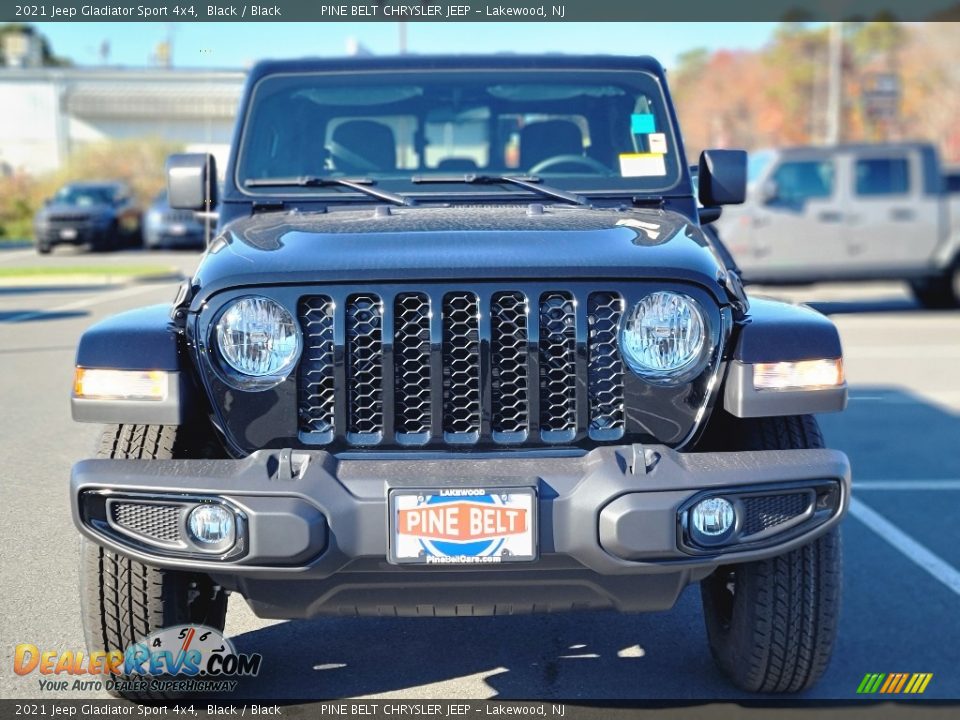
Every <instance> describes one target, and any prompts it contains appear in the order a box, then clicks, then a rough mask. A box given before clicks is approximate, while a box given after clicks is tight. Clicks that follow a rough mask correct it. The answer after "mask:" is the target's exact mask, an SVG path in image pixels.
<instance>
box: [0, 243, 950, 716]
mask: <svg viewBox="0 0 960 720" xmlns="http://www.w3.org/2000/svg"><path fill="white" fill-rule="evenodd" d="M131 259H133V260H136V261H138V262H139V261H151V262H152V261H154V260H155V261H157V262H158V263H161V264H168V265H171V264H172V265H174V266H176V267H179V268H181V269H182V270H184V271H185V272H189V270H190V269H191V268H192V266H193V264H195V262H196V259H197V255H196V254H191V253H158V254H151V255H145V254H143V253H121V254H117V255H111V256H102V255H101V256H85V255H79V254H74V253H70V252H68V251H64V252H62V253H61V252H58V253H57V254H55V255H54V256H53V257H52V258H51V259H50V260H51V261H52V262H70V263H73V264H76V263H83V262H96V263H103V262H122V261H124V260H126V261H130V260H131ZM39 262H41V260H39V259H38V258H37V257H36V255H34V254H33V253H32V251H30V250H7V251H2V250H0V266H15V265H16V264H29V265H36V264H37V263H39ZM42 262H46V260H43V261H42ZM175 287H176V283H175V282H171V281H162V282H151V283H141V284H130V285H116V286H114V285H109V286H71V285H54V286H40V285H19V286H16V287H5V288H4V287H0V370H2V372H0V402H2V408H3V411H2V413H0V458H2V464H3V470H2V485H0V507H3V508H4V517H5V519H6V521H5V522H3V523H0V562H2V569H3V573H2V575H3V581H2V583H0V639H2V643H0V644H2V650H3V660H2V663H3V664H2V666H0V667H2V668H3V669H2V671H0V696H2V697H5V698H11V697H17V698H28V697H38V696H40V692H39V689H38V685H37V676H36V675H32V676H29V677H19V676H16V675H15V674H13V673H12V672H11V670H10V669H11V667H12V655H13V649H14V646H15V645H16V644H17V643H23V642H29V643H33V644H35V645H37V646H38V647H40V648H41V649H52V650H78V649H82V648H83V640H82V633H81V629H80V622H79V616H78V603H77V535H76V532H75V530H74V528H73V526H72V523H71V520H70V511H69V503H68V497H67V492H66V488H67V481H68V477H69V471H70V465H71V464H72V463H73V462H74V461H75V460H77V459H79V458H82V457H86V456H89V455H90V454H91V451H92V447H93V444H94V440H95V438H96V437H97V434H98V431H97V428H96V427H94V426H89V425H79V424H75V423H73V422H71V420H70V411H69V404H68V397H69V391H70V384H71V378H72V370H73V352H74V348H75V345H76V342H77V339H78V337H79V335H80V334H81V332H82V331H83V330H84V328H86V327H87V326H89V325H90V324H92V323H93V322H95V321H97V320H99V319H101V318H103V317H105V316H107V315H110V314H113V313H116V312H118V311H121V310H124V309H127V308H132V307H136V306H140V305H145V304H150V303H158V302H166V301H169V300H170V299H172V297H173V293H174V290H175ZM766 294H771V295H775V296H778V297H784V298H790V299H794V300H799V301H804V302H810V303H811V304H813V305H814V306H815V307H817V308H818V309H820V310H821V311H823V312H825V313H828V314H829V315H831V317H832V318H833V319H834V320H835V321H836V322H837V324H838V325H839V327H840V330H841V334H842V337H843V342H844V348H845V352H846V357H847V374H848V379H849V381H850V384H851V397H850V405H849V408H848V410H847V411H846V412H845V413H843V414H840V415H831V416H824V417H823V418H821V424H822V427H823V429H824V432H825V434H826V437H827V440H828V444H829V445H831V446H832V447H837V448H839V449H842V450H844V451H845V452H846V453H847V454H848V455H849V456H850V459H851V462H852V465H853V469H854V493H855V499H854V504H853V506H852V508H851V514H850V516H849V517H848V519H847V520H846V521H845V524H844V528H843V532H844V543H845V546H844V563H845V587H844V602H843V614H842V619H841V622H840V628H841V629H840V637H839V644H838V647H837V649H836V652H835V654H834V658H833V661H832V664H831V665H830V668H829V670H828V672H827V675H826V677H825V678H824V679H823V680H822V681H821V682H820V684H819V685H818V686H817V687H816V688H814V689H813V690H812V691H810V692H808V693H806V694H805V695H803V698H804V699H810V700H814V699H818V700H851V699H856V698H857V695H856V689H857V686H858V685H859V683H860V681H861V679H862V678H863V676H864V675H865V674H866V673H868V672H882V673H893V672H907V673H915V672H916V673H919V672H925V673H933V679H932V681H931V682H930V684H929V686H928V687H927V690H926V692H925V694H924V695H923V696H920V698H919V699H923V700H927V699H931V700H937V699H939V700H944V699H953V700H957V699H960V668H958V663H957V660H958V654H957V653H958V650H957V649H958V648H960V622H958V620H957V619H958V617H960V543H958V542H957V541H958V538H960V535H958V526H960V374H958V370H960V311H952V312H930V311H924V310H921V309H920V308H918V307H917V306H916V305H915V304H914V303H913V301H912V300H911V299H910V297H909V295H908V294H907V293H906V292H905V290H904V288H902V287H900V286H899V285H897V284H875V285H865V286H861V287H850V286H816V287H808V288H802V289H791V290H782V289H780V290H769V291H767V292H766ZM227 634H228V635H230V636H231V637H232V638H233V639H234V641H235V643H236V644H237V646H238V649H240V650H242V651H246V652H253V651H256V652H260V653H262V654H263V655H264V663H263V671H262V673H261V676H260V677H259V678H258V679H257V680H256V681H255V683H250V684H248V685H247V686H246V694H248V695H249V696H250V697H256V698H258V699H264V700H265V699H267V698H305V697H306V698H313V697H316V698H329V697H339V696H375V697H392V698H430V697H433V698H489V697H498V698H501V699H509V698H531V699H553V698H565V699H574V698H582V699H599V698H607V699H610V698H620V699H623V698H629V699H634V698H638V699H651V700H653V699H664V698H667V699H677V698H678V699H690V700H699V699H713V698H716V699H723V698H737V697H742V696H741V695H739V694H738V692H737V691H735V690H733V689H732V688H731V687H730V686H729V685H728V684H727V683H726V681H725V680H724V678H723V677H722V676H721V675H720V673H719V671H718V670H716V669H715V667H714V665H713V662H712V661H711V659H710V656H709V651H708V648H707V641H706V635H705V631H704V628H703V622H702V619H701V616H700V599H699V593H698V591H697V589H696V588H695V587H693V588H688V589H687V591H685V592H684V594H683V595H682V596H681V598H680V601H679V602H678V604H677V606H676V608H674V610H673V611H672V612H669V613H658V614H649V615H640V616H621V615H617V614H615V613H606V612H604V613H590V614H586V613H580V614H567V615H555V616H532V617H498V618H478V619H443V620H437V621H429V620H416V619H388V618H384V619H376V620H368V619H353V618H333V619H318V620H314V621H309V622H307V621H303V622H299V621H298V622H279V623H277V622H265V621H261V620H258V619H257V618H256V617H254V616H253V614H252V613H251V612H250V611H249V610H248V609H247V608H246V606H245V605H244V604H243V602H242V600H241V599H240V598H238V597H233V598H232V599H231V610H230V614H229V616H228V621H227ZM241 691H243V688H241ZM43 696H44V697H66V696H73V697H84V698H85V697H90V694H89V693H72V694H71V693H50V694H46V693H45V694H44V695H43Z"/></svg>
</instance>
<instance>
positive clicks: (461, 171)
mask: <svg viewBox="0 0 960 720" xmlns="http://www.w3.org/2000/svg"><path fill="white" fill-rule="evenodd" d="M386 77H387V74H386V73H384V72H379V73H368V74H367V73H351V74H349V75H347V74H335V73H323V74H320V73H304V74H292V75H276V76H270V77H267V78H264V79H263V80H261V81H260V82H259V83H258V84H257V86H256V89H255V91H254V95H253V99H252V100H251V112H250V116H249V118H248V119H247V122H246V125H245V128H244V132H243V137H242V140H241V148H240V154H239V160H238V163H237V174H236V181H237V185H238V187H240V188H242V189H244V191H246V192H250V193H256V194H276V193H278V192H279V193H283V194H290V193H298V194H299V193H309V194H328V195H329V194H331V193H336V194H342V193H353V194H355V190H351V189H350V188H344V187H334V186H322V187H317V186H313V187H283V188H277V187H268V186H265V185H263V184H257V183H256V182H253V181H256V180H265V179H270V178H297V177H308V176H309V177H318V176H319V177H332V178H335V177H347V178H369V179H371V180H373V181H375V182H377V184H379V185H384V186H388V187H390V188H391V189H394V190H398V191H403V192H409V193H411V194H417V193H418V192H419V193H430V194H436V193H438V192H441V193H443V194H445V195H448V194H452V193H456V192H476V191H477V190H476V188H473V189H471V188H470V187H464V186H463V185H462V184H461V185H459V186H458V185H457V184H456V182H455V178H463V177H464V176H465V175H469V174H472V173H479V174H490V175H518V176H536V177H538V178H542V181H543V182H544V183H549V184H550V185H552V186H555V187H558V188H563V189H566V190H572V191H583V192H610V194H616V193H623V194H626V193H650V194H663V193H664V192H665V191H667V190H669V189H671V188H673V187H674V186H676V185H677V183H678V182H679V180H680V177H681V163H680V159H679V153H678V152H677V146H676V140H675V135H674V132H673V128H672V126H671V123H670V120H669V115H668V113H667V112H666V108H665V101H664V98H663V93H662V90H661V88H660V86H659V83H658V81H657V79H656V78H655V77H653V76H652V75H649V74H646V73H642V72H636V71H634V72H612V71H569V70H568V71H562V72H558V71H553V70H542V69H541V70H537V71H526V70H509V71H503V70H500V71H472V72H469V73H468V72H440V71H438V72H430V73H426V72H423V71H419V72H396V73H390V74H389V80H386ZM431 177H432V178H434V179H436V178H444V177H449V178H451V182H450V186H449V187H447V186H446V185H445V184H444V183H439V184H437V183H434V182H431V183H430V184H429V188H427V187H426V186H425V185H424V184H423V183H420V184H417V183H414V182H413V180H414V178H416V179H419V180H422V179H423V178H431ZM494 189H495V190H496V191H498V192H502V193H523V194H529V189H523V188H520V187H517V186H509V185H508V186H497V187H496V188H494ZM488 191H489V190H488ZM680 194H686V195H689V194H690V190H689V188H685V192H681V193H680Z"/></svg>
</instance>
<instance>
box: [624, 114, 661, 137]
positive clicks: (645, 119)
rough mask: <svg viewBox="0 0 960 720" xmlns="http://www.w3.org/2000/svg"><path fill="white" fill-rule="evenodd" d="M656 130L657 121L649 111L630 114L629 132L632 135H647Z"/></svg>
mask: <svg viewBox="0 0 960 720" xmlns="http://www.w3.org/2000/svg"><path fill="white" fill-rule="evenodd" d="M656 131H657V121H656V119H655V118H654V117H653V115H652V114H651V113H633V114H632V115H631V116H630V132H631V133H633V134H634V135H649V134H650V133H654V132H656Z"/></svg>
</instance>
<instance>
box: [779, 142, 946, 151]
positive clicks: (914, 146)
mask: <svg viewBox="0 0 960 720" xmlns="http://www.w3.org/2000/svg"><path fill="white" fill-rule="evenodd" d="M932 147H933V144H932V143H929V142H926V141H923V140H910V141H903V142H889V143H839V144H837V145H794V146H791V147H782V148H774V151H775V152H778V153H802V152H810V151H816V152H822V151H824V150H835V151H837V152H859V151H864V150H918V149H927V148H932Z"/></svg>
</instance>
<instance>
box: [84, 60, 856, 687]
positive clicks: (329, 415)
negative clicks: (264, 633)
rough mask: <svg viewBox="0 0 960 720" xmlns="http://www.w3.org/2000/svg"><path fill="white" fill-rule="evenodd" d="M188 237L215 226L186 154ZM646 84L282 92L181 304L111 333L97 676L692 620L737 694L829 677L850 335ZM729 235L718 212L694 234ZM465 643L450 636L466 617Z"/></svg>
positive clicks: (238, 150)
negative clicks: (242, 609) (468, 637)
mask: <svg viewBox="0 0 960 720" xmlns="http://www.w3.org/2000/svg"><path fill="white" fill-rule="evenodd" d="M168 170H169V178H168V185H169V198H170V204H171V206H173V207H180V208H189V209H198V210H204V209H209V208H210V207H212V206H213V204H214V203H215V202H216V201H217V200H218V198H216V197H215V195H216V194H217V192H216V187H217V181H216V171H215V169H214V163H213V160H212V158H210V157H207V156H198V155H185V156H174V157H173V158H171V160H170V162H169V165H168ZM745 177H746V159H745V155H744V154H743V153H742V152H739V151H707V152H705V153H704V154H703V155H702V156H701V158H700V165H699V191H698V197H694V193H693V190H692V184H691V175H690V170H689V168H688V166H687V163H686V161H685V158H684V150H683V144H682V141H681V137H680V131H679V128H678V126H677V120H676V116H675V113H674V109H673V106H672V104H671V101H670V96H669V93H668V90H667V86H666V82H665V79H664V74H663V71H662V69H661V67H660V66H659V64H658V63H657V62H656V61H654V60H652V59H650V58H624V57H561V56H556V57H554V56H550V57H521V56H502V57H457V58H425V57H402V58H392V59H386V58H363V59H347V60H301V61H283V62H263V63H261V64H259V65H257V66H256V67H255V68H254V69H253V70H252V71H251V73H250V76H249V80H248V84H247V89H246V93H245V96H244V99H243V102H242V105H241V112H240V114H239V121H238V126H237V132H236V140H235V142H234V144H233V148H232V153H231V156H230V161H229V164H228V166H227V171H226V177H225V182H224V185H223V191H222V197H220V198H219V227H218V234H217V237H216V238H215V240H214V241H213V242H212V244H211V245H210V247H209V248H208V250H207V252H206V254H205V255H204V257H203V259H202V260H201V262H200V265H199V267H198V269H197V271H196V274H195V275H194V276H193V277H192V278H191V279H190V280H189V281H187V282H185V283H184V284H183V285H182V286H181V288H180V292H179V294H178V295H177V297H176V299H175V300H174V302H173V304H172V307H171V306H157V307H149V308H143V309H141V310H135V311H132V312H127V313H124V314H122V315H119V316H116V317H114V318H111V319H108V320H106V321H103V322H101V323H100V324H98V325H96V326H94V327H92V328H90V329H89V330H88V331H87V332H86V333H85V334H84V335H83V337H82V339H81V341H80V346H79V349H78V353H77V371H76V372H77V374H76V382H75V387H74V392H73V399H72V403H73V414H74V417H75V419H77V420H80V421H86V422H98V423H104V424H107V425H108V427H107V429H106V431H105V432H104V435H103V442H102V445H101V448H100V451H99V453H98V458H97V459H88V460H83V461H81V462H79V463H77V464H76V465H75V466H74V468H73V473H72V483H71V495H72V504H73V513H74V520H75V522H76V525H77V527H78V528H79V529H80V532H81V533H82V535H83V547H82V567H81V576H82V589H81V590H82V593H81V595H82V597H81V603H82V607H83V622H84V627H85V632H86V639H87V643H88V645H89V647H90V649H91V650H93V649H98V650H123V649H124V648H126V647H128V646H129V645H130V644H131V643H135V642H137V641H138V640H139V639H140V638H142V637H143V636H146V635H148V634H149V633H151V632H154V631H156V630H157V629H159V628H163V627H169V626H175V625H179V624H185V623H201V624H205V625H208V626H212V627H215V628H222V627H223V622H224V615H225V612H226V594H227V592H236V593H240V594H241V595H242V596H243V597H244V598H245V599H246V600H247V602H248V603H249V604H250V606H251V607H252V608H253V609H254V611H255V612H256V613H257V614H258V615H260V616H262V617H269V618H299V617H311V616H316V615H321V614H342V613H347V614H350V615H382V614H390V615H394V614H396V615H407V616H442V615H464V614H467V615H471V614H472V615H487V614H500V613H526V612H539V611H560V610H586V609H590V608H617V609H619V610H622V611H625V612H635V611H646V610H663V609H667V608H670V607H671V606H672V605H673V604H674V602H675V600H676V599H677V596H678V594H679V593H680V591H681V590H682V589H683V588H684V587H685V586H686V585H688V584H689V583H693V582H699V583H700V586H701V590H702V596H703V607H704V614H705V617H706V626H707V631H708V635H709V641H710V647H711V649H712V651H713V654H714V657H715V658H716V660H717V662H718V663H719V665H720V666H721V667H722V668H723V670H724V671H725V672H726V673H727V674H728V675H729V676H730V677H731V678H732V680H733V682H735V683H736V684H737V685H738V686H739V687H741V688H744V689H747V690H750V691H761V692H780V691H783V692H793V691H797V690H801V689H803V688H806V687H808V686H810V685H811V684H812V683H814V682H815V681H816V680H817V678H818V677H819V676H820V675H821V674H822V672H823V671H824V668H825V667H826V664H827V661H828V659H829V656H830V653H831V649H832V646H833V641H834V637H835V633H836V629H837V613H838V605H839V594H840V539H839V533H838V523H839V521H840V519H841V517H842V516H843V514H844V512H845V510H846V507H847V504H848V502H849V495H850V471H849V465H848V463H847V459H846V458H845V456H844V455H843V454H842V453H840V452H837V451H834V450H829V449H825V448H823V442H822V438H821V435H820V432H819V431H818V429H817V424H816V422H815V420H814V419H813V417H812V414H813V413H819V412H828V411H837V410H841V409H842V408H843V407H844V404H845V402H846V384H845V382H844V379H843V370H842V360H841V348H840V342H839V338H838V335H837V332H836V329H835V328H834V326H833V325H832V324H831V323H830V322H829V321H828V320H827V319H825V318H824V317H823V316H821V315H819V314H817V313H815V312H813V311H812V310H809V309H806V308H802V307H795V306H791V305H786V304H781V303H776V302H770V301H759V300H758V301H753V302H750V301H748V299H747V298H746V296H745V295H744V294H743V291H742V288H741V287H740V285H739V280H738V278H737V277H736V274H735V273H733V272H730V271H729V270H728V269H727V268H725V267H724V264H723V263H722V262H721V260H720V259H719V257H720V256H719V254H718V252H717V251H716V249H715V248H714V247H712V245H711V242H710V240H709V238H706V237H705V236H704V234H703V232H702V230H701V227H700V218H701V216H703V217H704V219H705V220H706V219H708V218H710V217H712V218H715V217H716V216H717V214H718V212H717V208H718V207H719V206H720V205H723V204H728V203H737V202H741V201H742V199H743V194H744V186H745ZM698 199H699V201H700V202H699V205H701V206H702V207H700V208H698ZM436 622H442V620H436Z"/></svg>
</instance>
